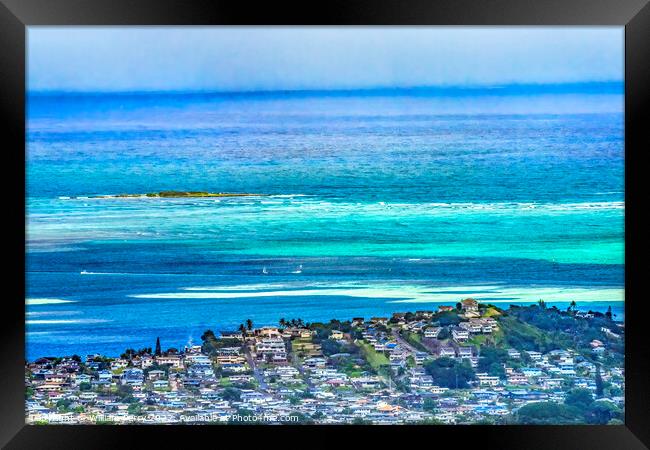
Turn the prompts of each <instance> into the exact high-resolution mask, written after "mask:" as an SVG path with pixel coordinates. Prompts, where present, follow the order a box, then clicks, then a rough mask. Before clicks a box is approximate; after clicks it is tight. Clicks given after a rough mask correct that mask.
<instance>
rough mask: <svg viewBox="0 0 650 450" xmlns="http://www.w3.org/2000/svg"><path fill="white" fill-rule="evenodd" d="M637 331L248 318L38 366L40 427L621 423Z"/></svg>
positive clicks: (469, 315) (533, 316)
mask: <svg viewBox="0 0 650 450" xmlns="http://www.w3.org/2000/svg"><path fill="white" fill-rule="evenodd" d="M586 330H589V332H587V331H586ZM624 331H625V328H624V325H623V323H621V322H619V321H615V320H613V317H612V314H611V311H608V312H607V313H606V314H602V313H597V312H591V311H582V310H579V309H578V308H577V306H576V305H575V304H573V305H571V306H570V307H569V308H568V309H567V310H566V311H561V310H559V309H557V308H555V307H552V306H549V305H546V304H545V303H544V302H543V301H540V302H538V303H537V304H536V305H530V306H525V307H524V306H518V307H517V306H510V307H509V308H508V309H507V310H504V309H500V308H498V307H496V306H494V305H490V304H484V303H479V302H477V301H476V300H474V299H472V298H466V299H464V300H462V301H460V302H458V303H457V304H456V305H455V306H440V307H439V308H438V309H437V310H435V311H434V310H419V311H415V312H413V311H411V312H400V313H393V314H392V315H391V316H390V317H371V318H362V317H355V318H349V319H348V320H345V321H340V320H331V321H329V322H314V323H309V322H306V321H304V320H303V319H301V318H297V319H296V318H293V319H285V318H282V319H280V320H279V324H278V325H276V326H261V327H260V326H256V325H255V324H254V323H253V321H252V320H250V319H246V320H243V321H242V324H241V325H240V326H239V327H238V328H237V329H235V330H228V331H221V332H218V333H215V332H213V331H211V330H210V329H208V330H205V331H204V332H203V334H202V336H201V343H200V344H198V345H197V344H188V345H186V346H185V347H183V348H182V349H177V348H169V349H167V350H163V347H162V346H161V340H160V338H158V339H157V340H156V342H155V350H154V349H153V348H152V347H148V348H146V347H145V348H142V349H139V350H136V349H132V348H131V349H126V350H125V352H124V353H122V354H121V356H119V357H106V356H104V355H100V354H89V355H86V356H83V357H80V356H77V355H69V356H66V357H47V358H38V359H36V360H34V361H31V362H27V363H26V371H27V374H28V377H27V385H26V396H27V403H26V420H27V422H28V423H31V424H59V423H102V424H130V423H149V424H174V423H186V422H189V423H206V424H208V423H221V424H237V423H242V422H259V423H262V424H264V423H269V424H283V423H295V422H298V423H312V424H351V423H352V424H354V423H373V424H400V423H411V424H425V423H426V424H474V423H490V424H493V425H501V424H503V425H505V424H530V423H535V424H543V423H549V422H548V420H549V419H548V418H547V416H546V412H545V411H546V409H551V410H553V409H559V410H562V411H563V412H562V417H554V418H553V419H552V421H553V423H556V424H557V423H566V424H581V423H591V424H618V423H619V422H620V420H621V418H622V417H623V414H624V405H625V394H624V372H623V370H624V369H623V364H624V355H623V351H624V350H623V349H624V347H623V342H624ZM590 340H591V341H590ZM453 373H455V375H453ZM459 380H460V381H459ZM414 396H415V397H414ZM574 397H580V398H581V399H583V400H581V403H574V400H573V399H574ZM585 399H586V400H585ZM323 400H326V402H325V403H322V404H321V403H314V402H315V401H317V402H318V401H323ZM604 402H606V404H607V408H608V410H607V411H608V413H607V414H605V415H602V414H601V415H599V416H593V413H592V411H593V410H596V409H598V408H600V407H601V405H604V404H605V403H604ZM316 405H320V406H319V407H316V408H315V406H316ZM179 407H180V408H181V409H180V412H179ZM538 410H540V411H538ZM541 410H543V411H541Z"/></svg>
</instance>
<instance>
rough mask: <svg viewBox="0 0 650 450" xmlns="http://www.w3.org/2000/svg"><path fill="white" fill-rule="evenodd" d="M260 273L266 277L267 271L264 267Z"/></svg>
mask: <svg viewBox="0 0 650 450" xmlns="http://www.w3.org/2000/svg"><path fill="white" fill-rule="evenodd" d="M262 273H263V274H264V275H266V274H268V273H269V271H268V270H266V266H264V268H263V269H262Z"/></svg>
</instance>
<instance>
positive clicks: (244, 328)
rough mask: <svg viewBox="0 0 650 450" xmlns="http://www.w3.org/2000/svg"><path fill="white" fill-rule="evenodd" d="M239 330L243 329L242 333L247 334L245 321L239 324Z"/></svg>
mask: <svg viewBox="0 0 650 450" xmlns="http://www.w3.org/2000/svg"><path fill="white" fill-rule="evenodd" d="M239 331H241V334H243V335H244V336H245V335H246V327H245V326H244V324H243V323H241V324H239Z"/></svg>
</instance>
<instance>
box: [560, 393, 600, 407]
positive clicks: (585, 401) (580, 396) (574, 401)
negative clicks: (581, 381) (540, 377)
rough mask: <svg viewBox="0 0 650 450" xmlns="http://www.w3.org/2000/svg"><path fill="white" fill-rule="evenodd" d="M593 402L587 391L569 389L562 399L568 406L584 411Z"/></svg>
mask: <svg viewBox="0 0 650 450" xmlns="http://www.w3.org/2000/svg"><path fill="white" fill-rule="evenodd" d="M593 402H594V397H593V396H592V395H591V392H590V391H589V389H583V388H577V389H571V390H570V391H569V392H567V394H566V397H564V403H565V404H567V405H570V406H575V407H577V408H580V409H583V410H584V409H586V408H587V407H588V406H589V405H591V404H592V403H593Z"/></svg>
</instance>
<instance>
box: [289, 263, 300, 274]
mask: <svg viewBox="0 0 650 450" xmlns="http://www.w3.org/2000/svg"><path fill="white" fill-rule="evenodd" d="M291 273H302V264H300V265H299V266H298V268H297V269H296V270H294V271H293V272H291Z"/></svg>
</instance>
